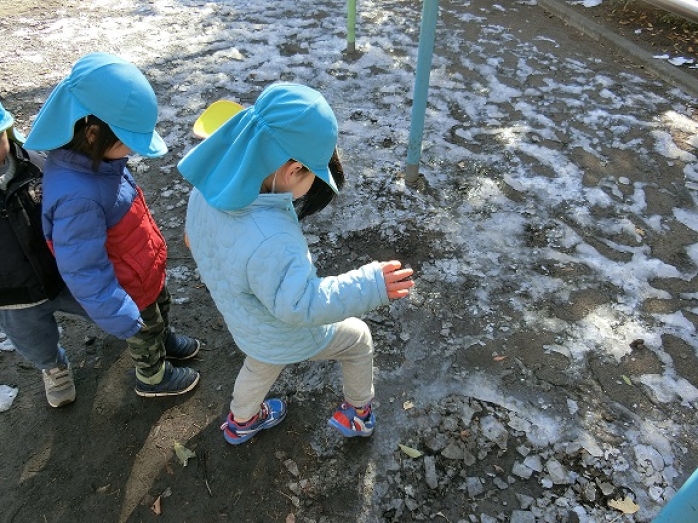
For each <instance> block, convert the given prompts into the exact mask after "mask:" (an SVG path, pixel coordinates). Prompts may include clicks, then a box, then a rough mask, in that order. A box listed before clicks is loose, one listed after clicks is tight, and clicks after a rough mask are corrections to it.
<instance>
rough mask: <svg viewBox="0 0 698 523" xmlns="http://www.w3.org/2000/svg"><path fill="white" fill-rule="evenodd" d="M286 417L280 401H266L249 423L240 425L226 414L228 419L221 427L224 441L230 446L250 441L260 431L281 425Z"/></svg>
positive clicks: (283, 406)
mask: <svg viewBox="0 0 698 523" xmlns="http://www.w3.org/2000/svg"><path fill="white" fill-rule="evenodd" d="M285 417H286V402H285V401H284V400H280V399H276V398H274V399H268V400H264V402H263V403H262V408H261V409H259V412H258V413H257V414H256V415H255V416H254V417H253V418H252V419H250V420H249V421H247V422H246V423H244V424H242V425H240V424H238V423H236V422H235V420H234V419H233V414H232V413H230V414H228V419H227V420H226V422H225V423H224V424H223V426H222V427H221V430H223V437H224V438H225V441H227V442H228V443H230V444H231V445H239V444H240V443H245V442H246V441H247V440H249V439H251V438H252V436H254V435H255V434H257V433H258V432H259V431H260V430H264V429H270V428H272V427H274V426H275V425H278V424H279V423H281V421H282V420H283V419H284V418H285Z"/></svg>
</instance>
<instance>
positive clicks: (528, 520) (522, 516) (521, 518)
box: [509, 510, 536, 523]
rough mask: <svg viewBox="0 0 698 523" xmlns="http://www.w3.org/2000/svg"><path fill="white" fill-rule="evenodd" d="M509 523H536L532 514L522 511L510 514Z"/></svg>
mask: <svg viewBox="0 0 698 523" xmlns="http://www.w3.org/2000/svg"><path fill="white" fill-rule="evenodd" d="M509 521H510V523H536V518H535V516H534V515H533V512H529V511H524V510H514V511H513V512H512V513H511V519H510V520H509Z"/></svg>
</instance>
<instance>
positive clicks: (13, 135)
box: [0, 104, 24, 144]
mask: <svg viewBox="0 0 698 523" xmlns="http://www.w3.org/2000/svg"><path fill="white" fill-rule="evenodd" d="M14 123H15V119H14V118H13V116H12V114H10V112H9V111H7V110H6V109H5V108H4V107H3V106H2V104H0V133H1V132H3V131H7V136H8V137H9V138H10V140H12V141H13V142H17V143H20V144H22V143H24V135H23V134H22V133H20V132H19V131H18V130H17V129H15V128H14V127H13V125H14Z"/></svg>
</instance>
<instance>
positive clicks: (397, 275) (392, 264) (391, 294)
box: [381, 260, 414, 300]
mask: <svg viewBox="0 0 698 523" xmlns="http://www.w3.org/2000/svg"><path fill="white" fill-rule="evenodd" d="M381 267H382V268H383V277H384V278H385V288H386V289H387V291H388V298H390V299H391V300H398V299H400V298H404V297H406V296H408V295H409V293H410V289H411V288H412V287H414V282H413V281H412V280H408V279H406V278H409V277H410V276H412V274H413V273H414V271H413V270H412V269H402V270H398V269H400V267H402V263H400V262H399V261H397V260H391V261H388V262H381Z"/></svg>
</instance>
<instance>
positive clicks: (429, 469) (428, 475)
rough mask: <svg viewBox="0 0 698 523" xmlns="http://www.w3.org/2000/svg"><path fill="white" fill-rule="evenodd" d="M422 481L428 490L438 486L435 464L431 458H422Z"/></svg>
mask: <svg viewBox="0 0 698 523" xmlns="http://www.w3.org/2000/svg"><path fill="white" fill-rule="evenodd" d="M424 479H425V481H426V482H427V485H428V486H429V488H430V489H435V488H436V487H438V486H439V480H438V478H437V477H436V462H435V461H434V458H433V457H432V456H424Z"/></svg>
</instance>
